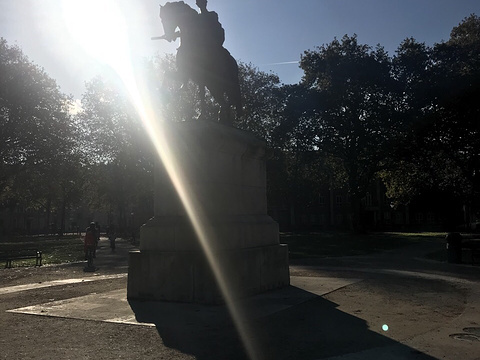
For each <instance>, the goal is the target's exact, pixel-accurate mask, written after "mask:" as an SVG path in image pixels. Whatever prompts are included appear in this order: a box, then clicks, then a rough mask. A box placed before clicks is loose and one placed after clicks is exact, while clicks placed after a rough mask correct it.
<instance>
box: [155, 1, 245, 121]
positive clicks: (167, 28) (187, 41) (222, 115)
mask: <svg viewBox="0 0 480 360" xmlns="http://www.w3.org/2000/svg"><path fill="white" fill-rule="evenodd" d="M197 6H198V7H199V8H200V13H198V12H197V11H195V10H194V9H192V8H191V7H190V6H188V5H187V4H185V3H184V2H183V1H177V2H167V3H166V4H165V5H164V6H160V19H161V20H162V25H163V30H164V32H165V35H163V36H162V37H161V38H162V39H165V40H167V41H174V40H176V39H177V38H178V37H180V47H179V48H178V50H177V57H176V62H177V68H178V71H179V73H180V75H181V77H182V78H183V80H184V82H186V81H188V79H191V80H192V81H193V82H194V83H196V84H197V85H198V86H199V91H200V113H201V114H200V118H201V119H203V118H204V117H205V87H207V88H208V90H209V91H210V93H211V94H212V96H213V98H214V99H215V101H216V102H217V103H218V104H219V105H220V112H219V116H218V120H219V122H221V123H223V124H232V122H233V115H232V111H231V106H232V105H233V106H234V107H235V110H236V114H237V116H239V115H240V113H241V96H240V84H239V80H238V65H237V62H236V61H235V59H234V58H233V57H232V55H230V53H229V52H228V50H227V49H225V48H224V47H223V42H224V40H225V32H224V30H223V28H222V25H221V24H220V22H219V21H218V14H217V13H216V12H214V11H208V10H207V1H206V0H197ZM177 28H178V29H179V30H180V31H176V30H177Z"/></svg>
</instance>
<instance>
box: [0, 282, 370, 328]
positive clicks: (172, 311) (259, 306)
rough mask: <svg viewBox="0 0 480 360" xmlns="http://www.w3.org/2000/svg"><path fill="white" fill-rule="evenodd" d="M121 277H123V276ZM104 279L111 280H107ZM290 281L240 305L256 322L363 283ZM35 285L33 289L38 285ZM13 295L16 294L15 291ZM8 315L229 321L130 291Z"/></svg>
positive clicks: (210, 310)
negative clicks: (132, 296)
mask: <svg viewBox="0 0 480 360" xmlns="http://www.w3.org/2000/svg"><path fill="white" fill-rule="evenodd" d="M119 276H121V274H120V275H119ZM102 278H110V277H109V276H107V277H105V276H104V277H102ZM88 279H91V278H88ZM93 279H98V280H100V279H101V278H100V277H96V278H93ZM70 280H85V279H70ZM290 280H291V286H289V287H286V288H283V289H280V290H276V291H271V292H267V293H264V294H261V295H257V296H255V297H252V298H249V299H246V300H242V301H239V302H238V304H237V305H238V306H243V307H244V308H245V309H247V310H248V312H249V314H250V315H251V316H252V318H259V317H263V316H267V315H270V314H273V313H276V312H279V311H282V310H285V309H287V308H289V307H291V306H294V305H298V304H300V303H303V302H305V301H308V300H310V299H313V298H315V297H317V296H322V295H325V294H328V293H329V292H332V291H335V290H337V289H339V288H342V287H344V286H348V285H350V284H354V283H356V282H359V281H361V280H360V279H341V278H329V277H298V276H292V277H291V279H290ZM65 281H67V280H65ZM90 281H91V280H90ZM49 283H50V285H51V286H53V285H54V284H60V283H58V282H49ZM67 283H68V282H67ZM31 285H32V286H33V285H35V284H31ZM25 286H26V285H25ZM26 287H27V286H26ZM0 290H1V289H0ZM10 291H12V289H11V290H10ZM139 309H140V310H139ZM134 310H135V311H136V313H135V312H134ZM8 312H12V313H20V314H31V315H41V316H53V317H62V318H73V319H82V320H93V321H104V322H110V323H122V324H132V325H144V326H155V324H153V323H152V322H149V320H144V319H143V316H142V314H148V319H157V320H158V321H155V323H156V325H158V322H160V323H161V324H162V325H163V326H169V327H181V326H191V325H194V324H202V323H206V322H208V323H210V324H212V323H217V324H218V323H223V322H225V321H227V320H228V318H229V315H228V312H227V309H226V307H225V306H211V305H200V304H179V303H168V302H138V301H135V302H131V303H129V302H128V300H127V292H126V289H118V290H114V291H110V292H105V293H94V294H90V295H85V296H81V297H76V298H72V299H66V300H59V301H52V302H48V303H44V304H38V305H33V306H27V307H22V308H17V309H13V310H8Z"/></svg>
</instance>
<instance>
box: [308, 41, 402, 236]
mask: <svg viewBox="0 0 480 360" xmlns="http://www.w3.org/2000/svg"><path fill="white" fill-rule="evenodd" d="M300 67H301V68H302V69H303V71H304V76H303V79H302V83H303V85H304V86H305V87H306V88H308V89H310V90H312V91H314V92H315V93H316V97H317V99H316V102H315V104H314V107H315V109H316V113H317V115H316V118H315V121H316V124H315V129H316V132H315V138H314V139H315V147H316V148H318V150H319V152H321V153H323V154H328V155H330V156H331V157H333V158H334V159H338V160H340V161H341V163H342V167H343V170H344V172H345V175H346V184H345V186H346V189H347V190H348V193H349V195H350V197H351V203H352V211H351V216H352V225H353V228H354V229H355V230H357V231H361V230H362V228H363V224H362V222H361V212H362V210H361V199H362V197H364V196H365V193H366V192H367V188H368V186H369V185H370V184H371V182H372V180H373V179H374V177H375V174H376V173H377V172H378V171H379V170H380V169H381V167H382V163H383V161H384V159H385V157H386V151H388V148H389V144H390V142H391V135H392V131H393V130H394V128H395V122H394V111H393V110H394V106H395V99H396V97H395V96H394V89H395V86H394V81H393V79H392V77H391V60H390V58H389V57H388V55H387V53H386V52H385V51H384V49H383V48H382V47H380V46H377V48H375V49H372V48H371V47H370V46H368V45H361V44H358V42H357V37H356V35H353V36H351V37H349V36H344V37H343V38H342V40H341V41H338V40H337V39H335V40H333V41H332V42H331V43H330V44H327V45H323V46H321V47H319V48H317V49H315V50H308V51H306V52H305V53H304V55H303V56H302V58H301V61H300Z"/></svg>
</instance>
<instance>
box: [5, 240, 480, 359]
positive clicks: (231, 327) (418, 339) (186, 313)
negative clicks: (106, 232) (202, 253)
mask: <svg viewBox="0 0 480 360" xmlns="http://www.w3.org/2000/svg"><path fill="white" fill-rule="evenodd" d="M107 243H108V241H107V240H106V239H103V238H102V240H101V242H100V246H101V248H100V249H99V251H98V254H97V259H96V263H95V265H96V266H97V270H96V271H95V272H94V273H85V272H83V267H84V263H74V264H66V265H57V266H43V267H40V268H33V267H18V268H12V269H1V270H0V317H1V323H2V330H1V332H0V349H1V351H0V358H1V359H28V358H32V357H35V358H36V359H247V358H249V357H250V358H256V359H330V360H332V359H345V360H353V359H467V360H468V359H471V360H474V359H480V311H479V310H480V287H479V284H480V277H479V275H480V267H479V266H471V265H454V264H447V263H441V262H435V261H431V260H426V259H425V257H424V256H423V255H424V254H425V253H428V252H430V251H435V250H438V249H439V248H441V246H443V244H441V243H435V242H429V243H423V244H417V245H412V246H409V247H407V248H403V249H398V250H393V251H389V252H385V253H380V254H374V255H369V256H360V257H345V258H326V259H321V260H318V261H316V262H315V263H306V262H304V263H295V264H292V265H291V267H290V272H291V286H290V287H287V288H284V289H281V290H277V291H272V292H268V293H265V294H261V295H258V296H255V297H252V298H249V299H245V300H239V301H237V302H236V303H235V304H234V305H233V307H232V309H234V311H239V313H240V314H241V316H240V317H239V318H238V319H237V320H236V321H233V320H232V316H231V311H230V310H229V309H228V308H227V307H225V306H210V305H198V304H178V303H166V302H135V301H130V302H129V301H128V300H127V298H126V282H127V271H128V265H127V258H128V257H127V254H128V251H129V250H130V249H132V246H131V245H130V244H129V243H128V242H123V241H119V243H118V247H117V251H116V252H115V253H112V252H111V251H110V249H109V248H108V246H107Z"/></svg>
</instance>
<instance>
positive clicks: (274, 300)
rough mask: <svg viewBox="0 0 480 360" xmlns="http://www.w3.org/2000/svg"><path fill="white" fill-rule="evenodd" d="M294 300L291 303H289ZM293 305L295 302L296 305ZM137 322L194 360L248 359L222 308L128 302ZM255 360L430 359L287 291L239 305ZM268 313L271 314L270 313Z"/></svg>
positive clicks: (319, 300)
mask: <svg viewBox="0 0 480 360" xmlns="http://www.w3.org/2000/svg"><path fill="white" fill-rule="evenodd" d="M292 299H293V300H292ZM295 299H296V300H295ZM129 303H130V306H131V308H132V310H133V311H134V313H135V317H136V320H137V321H138V322H146V323H153V324H155V326H156V328H157V331H158V333H159V334H160V336H161V338H162V340H163V343H164V344H165V345H166V346H168V347H170V348H174V349H177V350H179V351H181V352H183V353H186V354H191V355H194V356H195V357H196V359H199V360H207V359H209V360H210V359H233V360H236V359H248V356H247V353H246V350H245V347H244V346H243V344H242V342H241V340H240V337H239V336H238V333H237V331H236V328H235V326H234V324H233V322H232V320H231V318H230V316H229V315H228V311H227V309H226V307H224V306H206V305H197V304H178V303H168V302H141V301H129ZM239 304H241V306H244V309H245V310H246V313H247V314H249V315H248V316H246V318H245V319H244V321H245V325H246V326H247V328H248V329H249V330H248V334H247V336H246V338H247V339H248V341H250V342H251V343H252V344H254V345H253V346H254V348H255V349H256V350H255V352H256V359H276V360H278V359H322V358H331V357H336V356H342V355H346V354H352V355H350V356H347V357H343V358H342V359H352V360H353V359H375V358H376V359H419V360H420V359H421V360H434V359H435V358H433V357H431V356H428V355H426V354H423V353H421V352H419V351H417V350H415V349H412V348H410V347H408V346H406V345H403V344H401V343H399V342H397V341H394V340H392V339H390V338H388V337H386V336H383V335H380V334H377V333H375V332H373V331H371V330H369V329H368V326H367V324H366V322H365V321H364V320H362V319H359V318H357V317H355V316H352V315H349V314H347V313H344V312H342V311H340V310H338V309H337V304H335V303H333V302H331V301H328V300H326V299H324V298H323V297H321V296H316V295H313V294H312V293H309V292H307V291H304V290H301V289H299V288H296V287H293V286H290V287H288V288H285V289H281V290H277V291H275V292H270V293H268V294H267V296H265V295H259V296H256V297H254V298H250V299H248V300H246V301H241V302H239ZM272 309H273V310H272Z"/></svg>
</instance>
